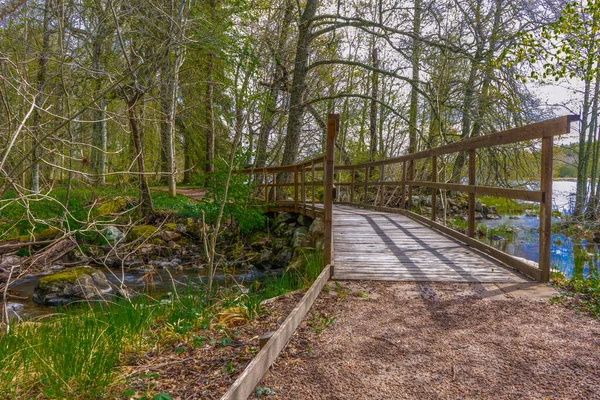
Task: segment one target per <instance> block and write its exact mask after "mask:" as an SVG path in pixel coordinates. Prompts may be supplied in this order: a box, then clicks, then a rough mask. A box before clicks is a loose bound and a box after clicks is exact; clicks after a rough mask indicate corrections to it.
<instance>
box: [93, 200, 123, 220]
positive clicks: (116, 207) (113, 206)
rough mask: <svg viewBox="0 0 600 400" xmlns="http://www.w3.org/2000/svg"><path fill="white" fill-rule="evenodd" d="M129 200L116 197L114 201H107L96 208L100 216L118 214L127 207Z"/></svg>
mask: <svg viewBox="0 0 600 400" xmlns="http://www.w3.org/2000/svg"><path fill="white" fill-rule="evenodd" d="M128 203H129V199H128V198H127V197H115V198H114V199H111V200H108V201H105V202H104V203H102V204H100V205H99V206H98V207H97V208H96V214H97V215H98V216H104V215H110V214H114V213H117V212H119V211H121V210H123V209H124V208H125V207H127V204H128Z"/></svg>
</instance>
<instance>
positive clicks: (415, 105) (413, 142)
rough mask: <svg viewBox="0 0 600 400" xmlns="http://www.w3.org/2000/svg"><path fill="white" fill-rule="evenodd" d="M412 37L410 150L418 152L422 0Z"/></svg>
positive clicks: (416, 2)
mask: <svg viewBox="0 0 600 400" xmlns="http://www.w3.org/2000/svg"><path fill="white" fill-rule="evenodd" d="M414 9H415V10H414V19H413V39H412V56H411V64H412V88H411V91H410V107H409V110H408V152H409V153H416V152H417V149H418V144H417V140H418V138H417V113H418V109H419V92H418V89H419V72H420V68H419V67H420V66H419V56H420V51H421V44H420V43H419V40H418V39H417V38H418V37H419V36H420V35H421V11H422V10H421V0H415V6H414Z"/></svg>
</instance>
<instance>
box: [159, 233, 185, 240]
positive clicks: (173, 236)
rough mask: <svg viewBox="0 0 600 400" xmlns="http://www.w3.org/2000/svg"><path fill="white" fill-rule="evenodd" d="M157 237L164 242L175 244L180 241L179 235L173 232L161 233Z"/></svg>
mask: <svg viewBox="0 0 600 400" xmlns="http://www.w3.org/2000/svg"><path fill="white" fill-rule="evenodd" d="M159 236H160V238H161V239H162V240H164V241H165V242H176V241H178V240H179V239H181V234H180V233H178V232H173V231H162V232H161V233H160V235H159Z"/></svg>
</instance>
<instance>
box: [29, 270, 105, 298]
mask: <svg viewBox="0 0 600 400" xmlns="http://www.w3.org/2000/svg"><path fill="white" fill-rule="evenodd" d="M112 290H113V289H112V286H111V285H110V283H108V281H107V279H106V276H105V275H104V273H103V272H102V271H100V270H97V269H95V268H92V267H90V266H87V265H86V266H81V267H74V268H67V269H65V270H63V271H60V272H58V273H56V274H52V275H47V276H44V277H42V278H40V280H39V281H38V285H37V286H36V288H35V289H34V292H33V301H35V302H36V303H39V304H45V305H51V306H55V305H60V304H68V303H71V302H73V301H79V300H89V299H93V298H97V297H101V296H102V295H104V294H108V293H111V292H112Z"/></svg>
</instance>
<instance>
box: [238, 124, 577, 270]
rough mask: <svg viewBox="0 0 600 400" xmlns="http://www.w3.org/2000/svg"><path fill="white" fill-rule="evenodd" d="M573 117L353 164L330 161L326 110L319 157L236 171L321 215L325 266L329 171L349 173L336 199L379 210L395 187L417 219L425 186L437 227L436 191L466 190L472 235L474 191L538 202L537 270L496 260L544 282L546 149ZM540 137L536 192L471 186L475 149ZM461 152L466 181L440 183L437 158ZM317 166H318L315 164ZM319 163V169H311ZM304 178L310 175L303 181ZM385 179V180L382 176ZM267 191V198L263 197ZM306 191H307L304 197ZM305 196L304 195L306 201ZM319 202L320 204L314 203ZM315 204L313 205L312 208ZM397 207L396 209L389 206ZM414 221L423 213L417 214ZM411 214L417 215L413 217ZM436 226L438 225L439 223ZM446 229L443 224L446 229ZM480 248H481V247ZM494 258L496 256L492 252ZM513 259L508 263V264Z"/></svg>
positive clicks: (331, 136) (548, 205)
mask: <svg viewBox="0 0 600 400" xmlns="http://www.w3.org/2000/svg"><path fill="white" fill-rule="evenodd" d="M577 120H579V116H578V115H566V116H563V117H558V118H554V119H550V120H546V121H542V122H537V123H534V124H530V125H526V126H522V127H519V128H513V129H509V130H506V131H502V132H497V133H493V134H490V135H485V136H480V137H475V138H471V139H467V140H462V141H459V142H454V143H450V144H447V145H444V146H440V147H436V148H433V149H428V150H424V151H420V152H418V153H413V154H407V155H403V156H398V157H393V158H388V159H385V160H379V161H372V162H367V163H361V164H354V165H334V164H333V154H334V145H335V136H336V135H337V132H338V130H339V115H338V114H330V115H329V118H328V121H327V146H326V153H325V155H322V156H319V157H315V158H312V159H310V160H307V161H303V162H300V163H297V164H293V165H286V166H275V167H265V168H256V169H245V170H243V171H242V173H245V174H254V175H255V176H257V177H260V176H262V183H261V185H260V186H262V187H264V200H265V201H266V202H267V203H268V202H269V199H271V200H274V199H275V197H274V192H275V191H277V190H285V189H283V188H293V200H292V201H290V200H278V201H277V204H278V205H279V206H287V207H288V208H289V210H291V211H295V212H303V213H304V214H306V215H309V216H312V217H313V218H315V217H316V216H317V214H321V213H322V214H323V218H324V222H325V231H326V232H325V258H326V264H330V263H331V261H332V251H333V250H332V248H331V240H332V239H331V226H332V224H331V218H332V210H333V208H332V207H333V202H334V200H335V199H334V197H333V190H334V189H333V188H334V170H336V171H349V172H350V174H349V180H350V181H349V182H348V181H344V180H343V179H342V176H343V175H342V174H338V181H337V182H336V183H335V187H337V188H339V189H341V188H349V189H350V193H349V201H345V202H339V201H338V202H339V203H340V204H348V205H352V206H366V207H369V206H371V207H376V208H378V209H385V208H388V209H389V207H387V203H386V196H388V195H387V194H386V188H387V187H395V191H394V194H392V196H388V197H389V198H392V197H393V196H394V195H395V193H396V192H397V191H398V189H399V188H400V206H401V210H402V212H403V213H405V214H407V215H409V216H411V217H417V215H416V214H414V213H412V211H411V210H412V197H413V196H412V194H413V188H415V187H427V188H430V189H432V190H431V192H432V194H431V206H432V207H431V221H432V225H439V224H437V223H436V222H435V219H436V211H437V210H436V208H437V193H438V190H451V191H458V192H464V193H467V194H468V196H469V201H468V217H467V221H468V230H467V232H468V234H467V235H468V238H471V239H472V238H474V235H475V195H490V196H500V197H505V198H509V199H516V200H526V201H533V202H538V203H540V257H539V263H538V268H532V267H531V266H527V267H524V263H523V261H522V260H518V259H516V258H514V257H512V256H509V255H506V256H502V257H501V258H502V261H503V262H505V263H506V264H509V265H510V266H512V267H514V268H516V269H519V270H521V271H522V272H524V273H526V274H528V275H530V276H533V277H534V278H535V279H537V280H539V281H542V282H547V281H548V280H549V278H550V244H551V242H550V236H551V231H550V224H551V214H552V153H553V138H554V136H557V135H563V134H567V133H569V132H570V124H571V122H573V121H577ZM536 139H541V140H542V146H541V176H540V188H539V190H525V189H513V188H502V187H491V186H480V185H477V174H476V164H477V154H476V150H477V149H485V148H491V147H495V146H500V145H506V144H514V143H519V142H527V141H531V140H536ZM462 152H467V154H468V184H466V185H465V184H457V183H445V182H439V181H438V176H437V175H438V174H437V172H438V157H439V156H442V155H446V154H452V153H462ZM427 159H429V160H430V162H431V171H432V173H431V180H430V181H422V180H415V162H416V161H418V160H427ZM321 164H323V165H322V166H320V165H321ZM394 164H401V167H402V173H401V176H400V177H398V176H397V171H395V172H394V173H393V174H390V173H389V172H388V171H387V170H388V169H389V168H386V167H390V166H392V165H394ZM316 165H319V166H320V167H318V168H317V167H315V166H316ZM375 168H377V169H379V174H378V179H377V180H375V181H371V180H370V178H372V175H375V174H372V173H373V172H374V171H375ZM360 170H364V173H363V174H364V179H363V181H362V182H359V181H358V180H357V179H356V178H357V171H360ZM281 173H288V174H292V177H293V180H292V181H291V182H289V181H285V182H277V175H278V174H281ZM307 175H308V176H310V179H308V177H307ZM386 177H387V178H391V180H386ZM317 187H322V188H323V192H324V193H323V199H322V200H321V198H320V196H319V195H318V194H317ZM373 187H374V188H376V191H375V193H374V194H375V196H374V199H373V200H371V199H370V198H369V196H370V194H371V193H369V189H370V188H373ZM269 191H271V193H272V196H270V195H269ZM307 192H310V195H308V193H307ZM307 195H308V197H310V199H307ZM321 204H322V207H320V206H321ZM317 205H319V207H318V206H317ZM394 210H397V209H394ZM418 217H419V218H420V220H423V217H421V216H418ZM419 218H417V219H419ZM440 227H441V226H440ZM446 230H447V228H446ZM468 243H469V244H470V245H471V246H472V247H476V248H477V247H478V245H477V243H480V242H478V241H476V240H468ZM480 247H481V249H480V250H483V251H487V252H489V246H485V245H483V244H481V246H480ZM484 247H485V248H484ZM496 258H498V257H497V256H496ZM511 260H513V261H514V262H511Z"/></svg>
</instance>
